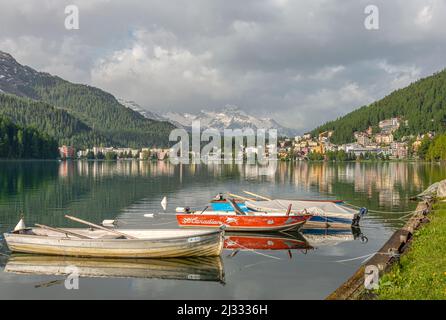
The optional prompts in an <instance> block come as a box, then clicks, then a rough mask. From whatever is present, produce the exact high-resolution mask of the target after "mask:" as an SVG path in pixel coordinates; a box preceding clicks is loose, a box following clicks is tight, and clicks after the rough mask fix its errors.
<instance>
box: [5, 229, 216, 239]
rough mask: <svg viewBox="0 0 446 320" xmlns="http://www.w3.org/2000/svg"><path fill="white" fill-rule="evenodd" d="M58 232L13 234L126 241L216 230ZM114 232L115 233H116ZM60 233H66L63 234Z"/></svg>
mask: <svg viewBox="0 0 446 320" xmlns="http://www.w3.org/2000/svg"><path fill="white" fill-rule="evenodd" d="M58 230H60V231H54V230H48V229H45V228H27V229H24V230H20V231H15V232H13V233H14V234H23V235H33V236H45V237H54V238H72V239H79V238H81V237H84V238H83V239H126V237H125V235H129V236H132V237H134V238H137V239H141V240H153V239H171V238H182V237H197V236H200V235H205V234H209V233H213V232H218V231H216V230H192V229H118V230H119V232H120V233H122V234H123V235H119V234H114V233H112V232H109V231H105V230H98V229H94V228H59V229H58ZM118 230H116V231H118ZM62 231H66V233H63V232H62ZM77 235H79V236H77Z"/></svg>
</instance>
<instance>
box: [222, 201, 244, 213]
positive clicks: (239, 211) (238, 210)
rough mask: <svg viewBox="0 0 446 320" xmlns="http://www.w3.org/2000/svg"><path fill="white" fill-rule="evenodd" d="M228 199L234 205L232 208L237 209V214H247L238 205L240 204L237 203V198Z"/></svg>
mask: <svg viewBox="0 0 446 320" xmlns="http://www.w3.org/2000/svg"><path fill="white" fill-rule="evenodd" d="M226 201H228V202H229V204H230V205H231V206H232V208H233V209H234V211H235V213H236V214H237V215H241V216H245V215H246V213H244V212H243V211H242V209H240V207H239V206H238V204H237V203H235V200H234V199H227V200H226Z"/></svg>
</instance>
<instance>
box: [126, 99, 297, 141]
mask: <svg viewBox="0 0 446 320" xmlns="http://www.w3.org/2000/svg"><path fill="white" fill-rule="evenodd" d="M118 101H119V103H121V104H122V105H123V106H125V107H127V108H130V109H132V110H134V111H136V112H139V113H140V114H142V115H143V116H144V117H146V118H148V119H153V120H158V121H168V122H170V123H172V124H173V125H174V126H176V127H178V128H184V129H186V130H190V128H191V127H192V122H193V121H200V125H201V128H202V129H208V128H213V129H217V130H219V131H223V130H224V129H248V128H251V129H266V130H268V129H277V132H278V134H279V135H281V136H290V137H291V136H294V135H295V134H296V132H295V130H293V129H289V128H285V127H283V126H282V125H280V124H278V123H277V122H276V121H275V120H274V119H271V118H257V117H254V116H252V115H249V114H247V113H246V112H244V111H243V110H240V109H239V108H238V107H236V106H230V105H228V106H226V107H224V108H223V109H222V110H220V111H206V110H202V111H200V112H199V113H197V114H192V113H179V112H166V113H164V114H162V115H160V114H158V113H156V112H154V111H150V110H147V109H145V108H143V107H141V106H140V105H139V104H137V103H136V102H134V101H128V100H124V99H118Z"/></svg>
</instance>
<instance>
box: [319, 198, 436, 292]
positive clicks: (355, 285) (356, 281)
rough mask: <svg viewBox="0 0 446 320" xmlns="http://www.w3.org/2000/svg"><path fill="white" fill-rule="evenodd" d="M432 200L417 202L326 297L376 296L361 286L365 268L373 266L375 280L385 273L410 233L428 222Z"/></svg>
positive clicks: (406, 248) (404, 248)
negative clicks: (403, 220) (408, 215)
mask: <svg viewBox="0 0 446 320" xmlns="http://www.w3.org/2000/svg"><path fill="white" fill-rule="evenodd" d="M435 203H436V201H435V200H433V199H431V200H423V201H420V202H419V203H418V205H417V208H416V209H415V211H414V214H413V215H412V216H411V218H410V219H409V220H408V221H407V222H406V224H405V225H404V226H403V227H402V228H400V229H398V230H396V231H395V232H394V233H393V234H392V236H391V237H390V238H389V239H388V240H387V242H386V243H385V244H384V245H383V246H382V247H381V248H380V249H379V250H378V251H377V252H376V253H375V254H374V255H373V256H372V258H371V259H370V260H369V261H368V262H367V263H365V264H364V265H361V266H360V267H359V268H358V269H357V271H356V272H355V273H354V274H353V275H352V276H351V277H350V278H349V279H347V280H346V281H345V282H344V283H342V284H341V285H340V286H339V287H338V288H337V289H336V290H335V291H333V292H332V293H331V294H329V295H328V296H327V297H326V300H371V299H375V298H376V297H377V295H376V293H374V292H373V290H368V289H366V288H365V286H364V282H365V277H366V269H369V268H377V269H378V271H379V279H381V278H382V277H383V276H384V275H385V274H388V273H389V272H390V271H391V268H392V267H393V266H394V265H395V263H396V262H397V261H398V260H399V258H400V256H402V255H404V254H406V253H407V252H408V251H409V248H410V246H411V244H412V240H413V236H414V233H415V232H416V231H417V230H419V229H421V228H422V227H423V226H424V225H425V224H427V223H429V219H428V217H427V216H428V215H429V214H430V213H431V212H432V209H433V205H434V204H435Z"/></svg>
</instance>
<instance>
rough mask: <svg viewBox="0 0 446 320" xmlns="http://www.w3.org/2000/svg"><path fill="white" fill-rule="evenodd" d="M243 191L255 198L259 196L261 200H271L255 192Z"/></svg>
mask: <svg viewBox="0 0 446 320" xmlns="http://www.w3.org/2000/svg"><path fill="white" fill-rule="evenodd" d="M243 192H244V193H246V194H249V195H250V196H254V197H256V198H259V199H263V200H266V201H270V200H271V199H270V198H267V197H264V196H261V195H258V194H255V193H253V192H249V191H246V190H243Z"/></svg>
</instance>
